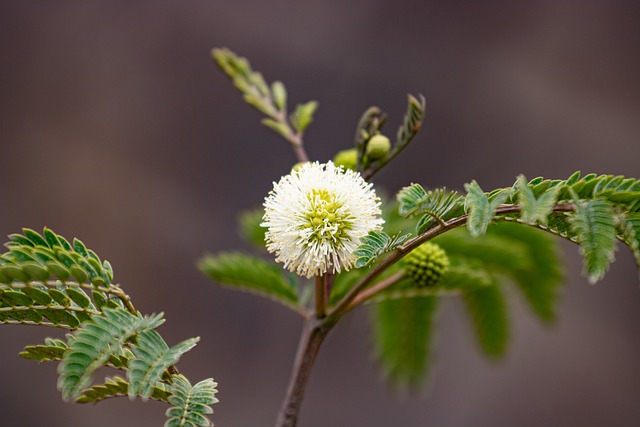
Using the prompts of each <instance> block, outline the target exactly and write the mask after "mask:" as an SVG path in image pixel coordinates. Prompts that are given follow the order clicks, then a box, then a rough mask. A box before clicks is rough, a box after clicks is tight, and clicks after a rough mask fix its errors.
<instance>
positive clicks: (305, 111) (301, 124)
mask: <svg viewBox="0 0 640 427" xmlns="http://www.w3.org/2000/svg"><path fill="white" fill-rule="evenodd" d="M317 109H318V103H317V102H316V101H309V102H307V103H304V104H298V105H297V106H296V109H295V110H294V112H293V113H291V116H290V117H289V118H290V120H291V125H292V126H293V128H294V129H295V130H296V131H298V132H304V131H305V130H306V129H307V127H309V125H310V124H311V123H312V122H313V115H314V114H315V112H316V110H317Z"/></svg>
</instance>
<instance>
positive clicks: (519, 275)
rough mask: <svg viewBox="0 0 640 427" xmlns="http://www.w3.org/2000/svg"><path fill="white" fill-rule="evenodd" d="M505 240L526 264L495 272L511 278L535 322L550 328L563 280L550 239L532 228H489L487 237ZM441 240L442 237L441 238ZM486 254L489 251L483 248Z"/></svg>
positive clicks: (502, 226)
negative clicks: (521, 254) (521, 252)
mask: <svg viewBox="0 0 640 427" xmlns="http://www.w3.org/2000/svg"><path fill="white" fill-rule="evenodd" d="M491 236H495V237H497V238H500V239H504V242H503V243H502V245H504V247H506V248H508V249H510V250H512V251H514V252H515V251H516V248H517V247H521V248H522V249H523V250H524V254H523V255H524V257H526V259H527V261H526V262H524V263H522V264H520V265H517V264H516V265H513V267H511V268H506V269H505V268H504V266H506V265H509V264H501V265H502V267H503V268H502V269H501V266H500V265H495V268H496V270H495V271H497V272H501V273H502V274H505V275H507V276H508V277H509V278H511V279H512V280H513V281H514V282H515V283H516V285H517V286H518V289H519V290H520V292H522V295H523V296H524V298H525V301H526V302H527V303H528V305H529V307H530V308H531V310H532V311H533V312H534V313H535V314H536V315H537V316H538V318H539V319H540V320H541V321H543V322H545V323H547V324H549V323H552V322H554V321H555V320H556V318H557V306H558V302H559V295H560V291H561V287H562V283H563V279H564V272H563V267H562V264H561V259H560V253H559V247H558V245H557V244H556V242H555V241H554V240H553V239H552V238H551V236H549V235H547V234H545V233H543V232H542V231H541V230H536V229H535V228H531V227H524V226H522V225H518V224H514V223H504V222H503V223H499V224H495V225H493V226H492V227H490V228H489V236H488V237H491ZM443 237H444V236H443ZM485 250H490V249H489V248H485Z"/></svg>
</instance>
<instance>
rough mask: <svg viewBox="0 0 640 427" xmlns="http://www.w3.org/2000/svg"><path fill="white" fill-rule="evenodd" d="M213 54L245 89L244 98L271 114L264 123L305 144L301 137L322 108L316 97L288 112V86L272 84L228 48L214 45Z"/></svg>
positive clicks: (276, 82)
mask: <svg viewBox="0 0 640 427" xmlns="http://www.w3.org/2000/svg"><path fill="white" fill-rule="evenodd" d="M212 55H213V58H214V59H215V61H216V63H217V64H218V66H219V67H220V68H221V69H222V71H224V72H225V74H226V75H227V76H228V77H229V78H230V79H231V81H232V82H233V84H234V86H235V87H236V88H237V89H238V90H239V91H240V92H241V93H242V95H243V98H244V100H245V101H246V102H247V103H248V104H249V105H251V106H252V107H254V108H255V109H256V110H258V111H260V112H261V113H262V114H264V115H265V116H267V117H266V118H264V119H262V124H263V125H265V126H267V127H268V128H270V129H272V130H273V131H275V132H276V133H278V134H279V135H281V136H283V137H284V138H285V139H287V140H288V141H289V142H291V143H292V144H294V145H295V144H301V141H300V137H301V135H302V134H303V133H304V131H305V130H306V129H307V127H309V125H310V124H311V123H312V122H313V116H314V114H315V112H316V110H317V108H318V103H317V102H316V101H309V102H306V103H303V104H299V105H297V106H296V108H295V109H294V110H293V112H291V113H288V111H287V90H286V88H285V86H284V84H283V83H282V82H280V81H275V82H273V83H272V84H271V85H268V84H267V83H266V82H265V80H264V77H263V76H262V74H261V73H260V72H257V71H254V70H253V69H252V68H251V64H250V63H249V61H248V60H247V59H246V58H243V57H240V56H238V55H236V54H235V53H233V52H232V51H231V50H229V49H226V48H221V49H213V51H212Z"/></svg>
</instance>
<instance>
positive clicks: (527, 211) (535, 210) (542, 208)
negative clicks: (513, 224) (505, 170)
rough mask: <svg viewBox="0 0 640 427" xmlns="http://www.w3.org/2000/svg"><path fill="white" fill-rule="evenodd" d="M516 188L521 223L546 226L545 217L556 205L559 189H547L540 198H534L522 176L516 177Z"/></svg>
mask: <svg viewBox="0 0 640 427" xmlns="http://www.w3.org/2000/svg"><path fill="white" fill-rule="evenodd" d="M516 187H517V189H518V202H519V205H520V209H521V219H522V221H523V222H525V223H527V224H537V223H540V224H542V225H546V223H547V217H548V216H549V214H550V213H551V211H552V209H553V206H554V205H555V203H556V200H557V198H558V194H559V192H560V188H561V187H560V186H555V187H552V188H549V189H548V190H546V191H545V192H544V193H542V194H541V195H540V197H538V198H536V196H535V194H534V193H533V190H532V189H531V188H530V187H529V185H528V183H527V180H526V178H525V177H524V175H520V176H519V177H518V180H517V181H516Z"/></svg>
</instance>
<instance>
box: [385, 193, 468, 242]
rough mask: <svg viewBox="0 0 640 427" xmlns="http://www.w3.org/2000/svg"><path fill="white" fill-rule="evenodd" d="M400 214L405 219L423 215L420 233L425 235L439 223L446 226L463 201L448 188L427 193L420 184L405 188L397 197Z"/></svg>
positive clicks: (419, 227) (418, 228)
mask: <svg viewBox="0 0 640 427" xmlns="http://www.w3.org/2000/svg"><path fill="white" fill-rule="evenodd" d="M396 197H397V200H398V212H399V213H400V215H401V216H403V217H405V218H406V217H410V216H415V215H423V216H422V218H421V219H420V221H419V222H418V226H417V230H418V233H419V234H420V233H423V232H425V231H427V230H428V229H429V228H432V227H434V226H436V225H437V224H438V223H440V224H444V222H445V220H446V219H447V215H448V214H450V212H452V211H453V210H454V209H455V208H457V207H458V206H459V205H460V203H461V200H462V196H460V195H459V194H458V193H457V192H455V191H453V192H450V191H447V189H446V188H438V189H435V190H429V191H425V190H424V188H422V186H421V185H420V184H411V185H410V186H408V187H404V188H403V189H402V190H400V191H399V192H398V195H397V196H396Z"/></svg>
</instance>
